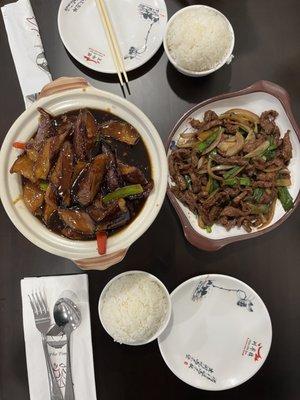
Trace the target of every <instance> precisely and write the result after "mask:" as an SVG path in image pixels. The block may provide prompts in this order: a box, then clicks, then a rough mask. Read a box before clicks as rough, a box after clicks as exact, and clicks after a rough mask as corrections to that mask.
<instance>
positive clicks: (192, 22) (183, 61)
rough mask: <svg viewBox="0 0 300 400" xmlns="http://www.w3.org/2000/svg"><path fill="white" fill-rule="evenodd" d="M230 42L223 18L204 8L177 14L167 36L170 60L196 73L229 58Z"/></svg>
mask: <svg viewBox="0 0 300 400" xmlns="http://www.w3.org/2000/svg"><path fill="white" fill-rule="evenodd" d="M232 41H233V35H232V31H231V29H230V25H229V23H228V21H227V20H226V19H225V17H224V16H223V15H221V14H219V13H218V12H217V11H215V10H211V9H209V8H205V7H201V8H193V9H190V10H187V11H185V12H182V13H180V14H178V16H177V17H175V19H174V21H173V22H172V23H171V25H170V26H169V28H168V32H167V46H168V50H169V52H170V54H171V57H172V58H173V59H174V60H175V62H176V64H177V65H179V66H180V67H182V68H184V69H187V70H190V71H195V72H196V71H197V72H201V71H207V70H210V69H212V68H215V67H217V66H218V64H220V63H221V62H222V61H224V59H225V57H227V56H229V55H230V54H229V50H230V47H231V45H232Z"/></svg>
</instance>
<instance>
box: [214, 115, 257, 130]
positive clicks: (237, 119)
mask: <svg viewBox="0 0 300 400" xmlns="http://www.w3.org/2000/svg"><path fill="white" fill-rule="evenodd" d="M219 118H220V119H229V120H230V121H234V122H238V123H239V124H243V125H247V126H249V125H248V122H249V121H248V120H247V119H245V118H243V117H241V116H239V115H235V114H233V113H231V114H229V113H227V112H226V113H225V114H221V115H220V116H219ZM249 127H250V126H249Z"/></svg>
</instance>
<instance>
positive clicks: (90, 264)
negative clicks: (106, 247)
mask: <svg viewBox="0 0 300 400" xmlns="http://www.w3.org/2000/svg"><path fill="white" fill-rule="evenodd" d="M127 250H128V249H124V250H119V251H116V252H115V253H112V254H106V255H104V256H99V257H93V258H84V259H81V260H74V262H75V264H76V265H77V266H78V267H79V268H81V269H83V270H88V269H93V270H98V271H103V270H104V269H107V268H109V267H111V266H112V265H115V264H117V263H119V262H121V261H122V260H123V258H124V257H125V256H126V253H127Z"/></svg>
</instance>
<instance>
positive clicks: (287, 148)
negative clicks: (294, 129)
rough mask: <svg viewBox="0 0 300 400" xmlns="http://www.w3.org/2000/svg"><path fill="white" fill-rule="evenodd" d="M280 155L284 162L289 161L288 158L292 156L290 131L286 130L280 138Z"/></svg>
mask: <svg viewBox="0 0 300 400" xmlns="http://www.w3.org/2000/svg"><path fill="white" fill-rule="evenodd" d="M281 154H282V157H283V159H284V161H285V162H289V161H290V159H291V158H292V156H293V151H292V143H291V139H290V131H287V132H286V133H285V134H284V137H283V139H282V152H281Z"/></svg>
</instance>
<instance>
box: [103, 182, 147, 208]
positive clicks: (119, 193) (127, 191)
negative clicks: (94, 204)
mask: <svg viewBox="0 0 300 400" xmlns="http://www.w3.org/2000/svg"><path fill="white" fill-rule="evenodd" d="M143 191H144V189H143V187H142V185H139V184H138V185H129V186H124V187H121V188H119V189H117V190H115V191H114V192H111V193H108V194H107V195H106V196H104V197H103V199H102V201H103V203H104V204H107V203H109V202H110V201H112V200H118V199H121V198H123V197H127V196H133V195H135V194H140V193H143Z"/></svg>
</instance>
